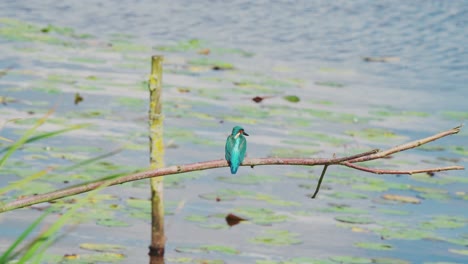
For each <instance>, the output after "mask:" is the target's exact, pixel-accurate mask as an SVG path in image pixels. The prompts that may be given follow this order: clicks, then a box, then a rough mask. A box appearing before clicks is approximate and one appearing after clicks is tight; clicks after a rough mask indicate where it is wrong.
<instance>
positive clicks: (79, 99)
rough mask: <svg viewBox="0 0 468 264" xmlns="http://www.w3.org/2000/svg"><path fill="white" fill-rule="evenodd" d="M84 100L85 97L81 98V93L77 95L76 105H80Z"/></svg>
mask: <svg viewBox="0 0 468 264" xmlns="http://www.w3.org/2000/svg"><path fill="white" fill-rule="evenodd" d="M83 100H84V99H83V96H81V95H80V94H79V93H75V100H74V103H75V105H78V104H79V103H81V102H82V101H83Z"/></svg>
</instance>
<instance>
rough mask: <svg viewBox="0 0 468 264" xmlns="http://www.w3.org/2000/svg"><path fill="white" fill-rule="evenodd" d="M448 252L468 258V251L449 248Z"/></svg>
mask: <svg viewBox="0 0 468 264" xmlns="http://www.w3.org/2000/svg"><path fill="white" fill-rule="evenodd" d="M449 252H452V253H455V254H459V255H465V256H468V249H454V248H450V249H449Z"/></svg>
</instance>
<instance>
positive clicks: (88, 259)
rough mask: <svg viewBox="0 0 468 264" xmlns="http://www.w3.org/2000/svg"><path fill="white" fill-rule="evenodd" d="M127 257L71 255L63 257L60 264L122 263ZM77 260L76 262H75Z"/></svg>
mask: <svg viewBox="0 0 468 264" xmlns="http://www.w3.org/2000/svg"><path fill="white" fill-rule="evenodd" d="M125 258H126V256H125V255H124V254H121V253H112V252H104V253H94V254H69V255H65V256H63V259H62V261H60V263H102V262H105V263H109V262H119V263H120V262H121V261H122V260H123V259H125ZM75 260H76V261H75Z"/></svg>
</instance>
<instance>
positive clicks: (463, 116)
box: [442, 111, 468, 121]
mask: <svg viewBox="0 0 468 264" xmlns="http://www.w3.org/2000/svg"><path fill="white" fill-rule="evenodd" d="M442 115H443V116H444V117H447V118H450V119H454V120H458V121H464V120H467V119H468V112H463V111H444V112H442Z"/></svg>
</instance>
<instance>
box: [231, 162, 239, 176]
mask: <svg viewBox="0 0 468 264" xmlns="http://www.w3.org/2000/svg"><path fill="white" fill-rule="evenodd" d="M237 169H239V165H237V164H235V163H234V164H231V174H236V173H237Z"/></svg>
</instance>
